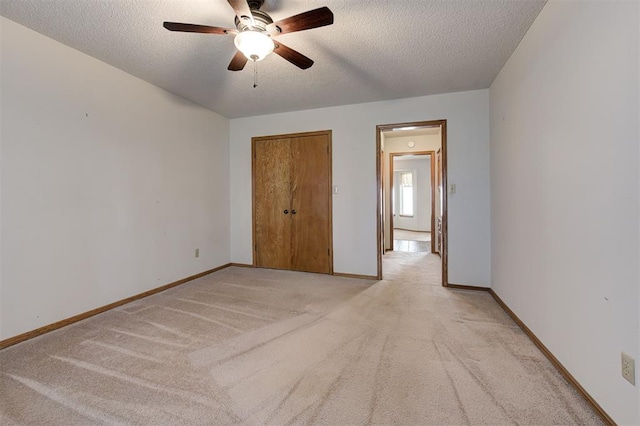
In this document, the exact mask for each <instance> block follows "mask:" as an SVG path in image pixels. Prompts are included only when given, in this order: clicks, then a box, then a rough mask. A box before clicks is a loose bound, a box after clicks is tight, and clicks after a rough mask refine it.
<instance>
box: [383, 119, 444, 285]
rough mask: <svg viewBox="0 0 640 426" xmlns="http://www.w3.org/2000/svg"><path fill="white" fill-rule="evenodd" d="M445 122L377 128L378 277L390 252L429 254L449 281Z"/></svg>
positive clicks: (396, 124)
mask: <svg viewBox="0 0 640 426" xmlns="http://www.w3.org/2000/svg"><path fill="white" fill-rule="evenodd" d="M446 139H447V133H446V120H435V121H423V122H412V123H395V124H385V125H378V126H377V138H376V143H377V157H376V162H377V164H376V170H377V183H378V208H377V214H378V278H379V279H382V277H383V271H382V257H383V256H384V254H385V253H387V252H389V251H410V252H430V253H432V254H433V255H434V256H439V257H440V259H441V264H442V284H443V285H444V286H446V285H447V208H446V207H447V194H446V188H447V186H446Z"/></svg>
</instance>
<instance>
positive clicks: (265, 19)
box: [235, 0, 273, 32]
mask: <svg viewBox="0 0 640 426" xmlns="http://www.w3.org/2000/svg"><path fill="white" fill-rule="evenodd" d="M248 3H249V8H250V9H251V14H252V15H253V21H254V22H253V26H252V25H251V21H249V20H248V19H240V18H238V17H237V16H236V18H235V24H236V28H237V29H238V31H244V30H247V29H253V30H258V31H264V32H267V31H269V30H271V29H272V28H268V26H269V25H271V24H273V19H271V16H269V15H268V14H267V13H265V12H263V11H261V10H260V6H262V4H263V3H264V0H256V1H249V2H248ZM271 27H273V25H271Z"/></svg>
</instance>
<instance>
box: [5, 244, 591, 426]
mask: <svg viewBox="0 0 640 426" xmlns="http://www.w3.org/2000/svg"><path fill="white" fill-rule="evenodd" d="M384 271H385V279H384V280H383V281H379V282H373V281H365V280H357V279H348V278H339V277H331V276H324V275H316V274H305V273H297V272H290V271H276V270H262V269H248V268H236V267H232V268H227V269H224V270H222V271H219V272H216V273H214V274H211V275H208V276H206V277H203V278H200V279H198V280H195V281H192V282H190V283H187V284H184V285H182V286H179V287H176V288H174V289H171V290H168V291H165V292H163V293H160V294H157V295H154V296H151V297H148V298H145V299H142V300H140V301H137V302H134V303H131V304H128V305H125V306H122V307H120V308H118V309H115V310H112V311H109V312H107V313H104V314H101V315H99V316H96V317H93V318H90V319H88V320H85V321H82V322H80V323H77V324H74V325H72V326H69V327H66V328H63V329H60V330H58V331H55V332H52V333H49V334H47V335H44V336H41V337H39V338H36V339H32V340H30V341H28V342H24V343H22V344H19V345H16V346H13V347H10V348H7V349H5V350H2V351H0V369H1V374H0V423H1V424H3V425H23V424H29V425H38V424H41V425H45V424H46V425H88V424H109V425H110V424H138V425H181V424H201V425H205V424H248V425H258V424H273V425H287V424H327V425H347V424H353V425H359V424H381V425H382V424H384V425H390V424H397V425H462V424H471V425H477V424H492V425H503V424H504V425H507V424H536V425H551V424H579V425H588V424H593V425H596V424H602V423H601V422H600V420H599V418H598V417H597V415H596V414H595V413H594V412H593V411H592V410H591V408H590V407H589V406H588V404H587V403H586V402H585V401H584V399H583V398H582V397H581V396H579V395H578V394H577V392H576V391H575V390H574V389H573V388H572V387H571V386H569V385H568V384H567V382H566V381H565V380H564V379H563V378H562V377H561V376H560V374H559V373H558V372H557V371H556V370H555V368H554V367H553V366H552V365H551V364H550V363H549V362H548V361H547V359H546V358H545V357H544V356H543V355H542V354H541V353H540V351H539V350H538V349H537V348H536V347H535V346H534V345H533V344H532V343H531V341H530V340H529V339H528V338H527V336H526V335H525V334H524V333H523V332H522V331H521V330H520V329H519V328H518V327H517V326H516V324H514V322H513V321H512V320H511V319H510V318H509V317H508V316H507V315H506V314H505V312H504V311H503V310H502V309H501V308H500V307H499V306H498V305H497V304H496V303H495V301H494V300H493V299H492V298H491V296H490V295H489V294H486V293H484V292H473V291H463V290H449V289H446V288H443V287H441V286H440V284H439V282H440V263H439V258H438V257H437V256H434V255H430V254H426V253H388V254H387V255H385V260H384Z"/></svg>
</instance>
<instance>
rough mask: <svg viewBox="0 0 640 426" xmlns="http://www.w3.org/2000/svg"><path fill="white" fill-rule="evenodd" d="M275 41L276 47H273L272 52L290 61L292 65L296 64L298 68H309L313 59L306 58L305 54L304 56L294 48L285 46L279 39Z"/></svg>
mask: <svg viewBox="0 0 640 426" xmlns="http://www.w3.org/2000/svg"><path fill="white" fill-rule="evenodd" d="M275 43H276V47H275V49H273V51H274V53H277V54H278V55H280V56H282V57H283V58H284V59H286V60H287V61H289V62H291V63H292V64H293V65H295V66H297V67H298V68H301V69H303V70H306V69H307V68H310V67H311V65H313V61H312V60H311V59H309V58H307V57H306V56H304V55H303V54H302V53H299V52H296V51H295V50H293V49H291V48H290V47H287V46H285V45H284V44H282V43H280V42H279V41H276V42H275Z"/></svg>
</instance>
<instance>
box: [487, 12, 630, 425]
mask: <svg viewBox="0 0 640 426" xmlns="http://www.w3.org/2000/svg"><path fill="white" fill-rule="evenodd" d="M639 7H640V3H638V2H587V1H584V2H560V1H550V2H549V3H547V5H546V6H545V7H544V9H543V10H542V12H541V13H540V15H539V16H538V18H537V19H536V21H535V22H534V23H533V26H532V27H531V28H530V29H529V31H528V33H527V35H526V36H525V37H524V39H523V40H522V42H521V43H520V45H519V47H518V48H517V50H516V51H515V53H514V54H513V55H512V57H511V58H510V60H509V61H508V62H507V64H506V65H505V67H504V68H503V69H502V71H501V72H500V74H499V75H498V77H497V78H496V80H495V81H494V82H493V84H492V86H491V197H492V203H491V210H492V220H491V227H492V276H493V289H494V290H495V292H496V293H497V294H498V295H499V296H500V297H501V298H502V299H503V300H504V301H505V302H506V303H507V305H509V306H510V307H511V309H513V311H514V312H515V313H516V314H517V315H518V316H519V317H520V318H521V319H522V320H523V321H524V323H525V324H527V326H528V327H529V328H530V329H531V330H532V331H533V332H534V333H535V334H536V335H537V336H538V337H539V338H540V340H541V341H542V342H543V343H544V344H545V345H546V346H547V347H548V348H549V349H550V350H551V352H552V353H553V354H554V355H555V356H556V357H557V358H558V359H559V360H560V362H561V363H562V364H563V365H564V366H565V367H566V368H567V369H568V370H569V371H570V372H571V374H572V375H573V376H574V377H575V378H576V379H577V380H578V381H579V382H580V383H581V384H582V385H583V386H584V387H585V389H586V390H587V391H588V392H589V393H590V394H591V395H592V396H593V397H594V398H595V399H596V400H597V401H598V402H599V404H600V405H601V406H602V407H603V408H604V410H605V411H607V413H609V414H610V415H611V416H612V417H613V419H614V420H615V421H616V422H617V423H618V424H638V423H640V414H639V411H640V407H639V403H640V395H639V393H638V385H636V386H635V387H634V386H632V385H631V384H629V383H628V382H626V381H625V380H624V379H623V378H622V377H621V375H620V352H621V351H625V352H628V353H630V354H632V355H633V356H635V357H636V365H640V363H639V362H638V345H639V342H638V340H639V335H640V329H639V327H638V321H639V312H638V310H639V306H638V286H639V270H638V266H639V265H638V263H639V262H638V259H639V250H638V243H639V239H638V235H639V224H638V217H639V207H638V204H639V195H638V192H639V188H638V186H639V185H638V182H639V179H638V177H639V175H638V173H639V167H638V158H639V152H638V136H639V130H638V113H639V111H638V110H639V108H638V93H639V88H638V84H639V83H638V80H639V68H638V51H639V48H638V43H639V42H638V38H639V37H638V36H639V35H638V26H639V23H640V19H639V13H638V8H639ZM636 380H638V379H636Z"/></svg>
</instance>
